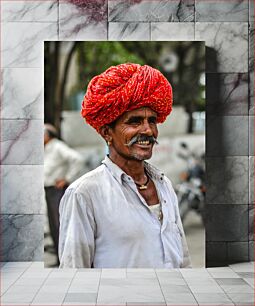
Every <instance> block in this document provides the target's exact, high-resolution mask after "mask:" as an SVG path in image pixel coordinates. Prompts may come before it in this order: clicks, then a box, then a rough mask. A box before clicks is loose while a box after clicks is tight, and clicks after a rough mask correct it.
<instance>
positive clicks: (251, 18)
mask: <svg viewBox="0 0 255 306" xmlns="http://www.w3.org/2000/svg"><path fill="white" fill-rule="evenodd" d="M249 21H251V22H252V21H253V22H254V1H253V0H249Z"/></svg>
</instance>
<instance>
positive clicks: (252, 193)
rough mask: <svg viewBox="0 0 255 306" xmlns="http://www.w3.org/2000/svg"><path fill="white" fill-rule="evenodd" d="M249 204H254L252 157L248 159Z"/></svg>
mask: <svg viewBox="0 0 255 306" xmlns="http://www.w3.org/2000/svg"><path fill="white" fill-rule="evenodd" d="M249 173H250V176H249V183H250V186H249V187H250V188H249V203H250V204H254V156H250V157H249Z"/></svg>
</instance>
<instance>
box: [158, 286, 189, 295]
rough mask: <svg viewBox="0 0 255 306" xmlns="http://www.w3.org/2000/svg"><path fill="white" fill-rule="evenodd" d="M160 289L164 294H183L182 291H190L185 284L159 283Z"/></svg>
mask: <svg viewBox="0 0 255 306" xmlns="http://www.w3.org/2000/svg"><path fill="white" fill-rule="evenodd" d="M160 287H161V290H162V292H163V294H164V296H167V294H169V293H176V294H183V293H191V292H190V289H189V287H188V286H187V285H171V286H169V285H168V284H167V285H163V284H161V285H160Z"/></svg>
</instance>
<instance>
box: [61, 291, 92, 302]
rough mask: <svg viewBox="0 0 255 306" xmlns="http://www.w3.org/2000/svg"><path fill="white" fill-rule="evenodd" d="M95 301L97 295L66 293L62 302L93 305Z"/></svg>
mask: <svg viewBox="0 0 255 306" xmlns="http://www.w3.org/2000/svg"><path fill="white" fill-rule="evenodd" d="M96 299H97V293H67V295H66V297H65V301H64V302H69V303H77V302H79V303H82V302H85V303H94V302H96Z"/></svg>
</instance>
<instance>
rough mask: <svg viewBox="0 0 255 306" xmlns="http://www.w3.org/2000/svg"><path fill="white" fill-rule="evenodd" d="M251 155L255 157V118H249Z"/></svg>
mask: <svg viewBox="0 0 255 306" xmlns="http://www.w3.org/2000/svg"><path fill="white" fill-rule="evenodd" d="M249 155H252V156H254V116H249Z"/></svg>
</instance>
